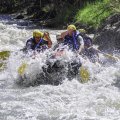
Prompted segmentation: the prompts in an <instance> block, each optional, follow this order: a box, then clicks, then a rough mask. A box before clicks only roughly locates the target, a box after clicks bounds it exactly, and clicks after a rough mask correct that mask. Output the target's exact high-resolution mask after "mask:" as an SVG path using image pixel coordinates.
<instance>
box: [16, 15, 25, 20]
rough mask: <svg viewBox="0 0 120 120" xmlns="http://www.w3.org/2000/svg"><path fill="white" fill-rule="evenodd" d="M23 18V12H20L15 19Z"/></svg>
mask: <svg viewBox="0 0 120 120" xmlns="http://www.w3.org/2000/svg"><path fill="white" fill-rule="evenodd" d="M23 18H24V15H22V14H19V15H17V16H16V17H15V19H23Z"/></svg>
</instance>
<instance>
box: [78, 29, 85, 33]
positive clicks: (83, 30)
mask: <svg viewBox="0 0 120 120" xmlns="http://www.w3.org/2000/svg"><path fill="white" fill-rule="evenodd" d="M79 32H80V33H84V34H85V33H86V32H87V31H86V30H85V29H79Z"/></svg>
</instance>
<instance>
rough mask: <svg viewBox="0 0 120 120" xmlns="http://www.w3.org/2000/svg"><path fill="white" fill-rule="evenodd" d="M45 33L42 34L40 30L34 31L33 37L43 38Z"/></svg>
mask: <svg viewBox="0 0 120 120" xmlns="http://www.w3.org/2000/svg"><path fill="white" fill-rule="evenodd" d="M43 35H44V33H42V32H40V31H39V30H34V31H33V37H40V38H41V37H43Z"/></svg>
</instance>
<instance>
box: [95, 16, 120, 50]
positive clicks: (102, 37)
mask: <svg viewBox="0 0 120 120" xmlns="http://www.w3.org/2000/svg"><path fill="white" fill-rule="evenodd" d="M94 44H97V45H99V49H100V50H109V51H113V50H118V49H120V14H114V15H112V16H110V17H109V18H108V19H107V20H106V21H105V22H104V23H103V24H102V26H101V27H100V28H99V29H98V31H97V33H96V34H95V38H94Z"/></svg>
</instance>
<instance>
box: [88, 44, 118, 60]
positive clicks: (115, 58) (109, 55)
mask: <svg viewBox="0 0 120 120" xmlns="http://www.w3.org/2000/svg"><path fill="white" fill-rule="evenodd" d="M91 48H93V46H91V47H89V48H88V50H89V49H91ZM93 49H94V50H96V51H97V52H98V53H101V54H103V55H104V56H105V57H108V58H110V59H112V60H115V61H118V60H120V57H118V56H117V57H116V56H113V55H111V54H108V53H104V52H102V51H100V50H98V49H96V48H93Z"/></svg>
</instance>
